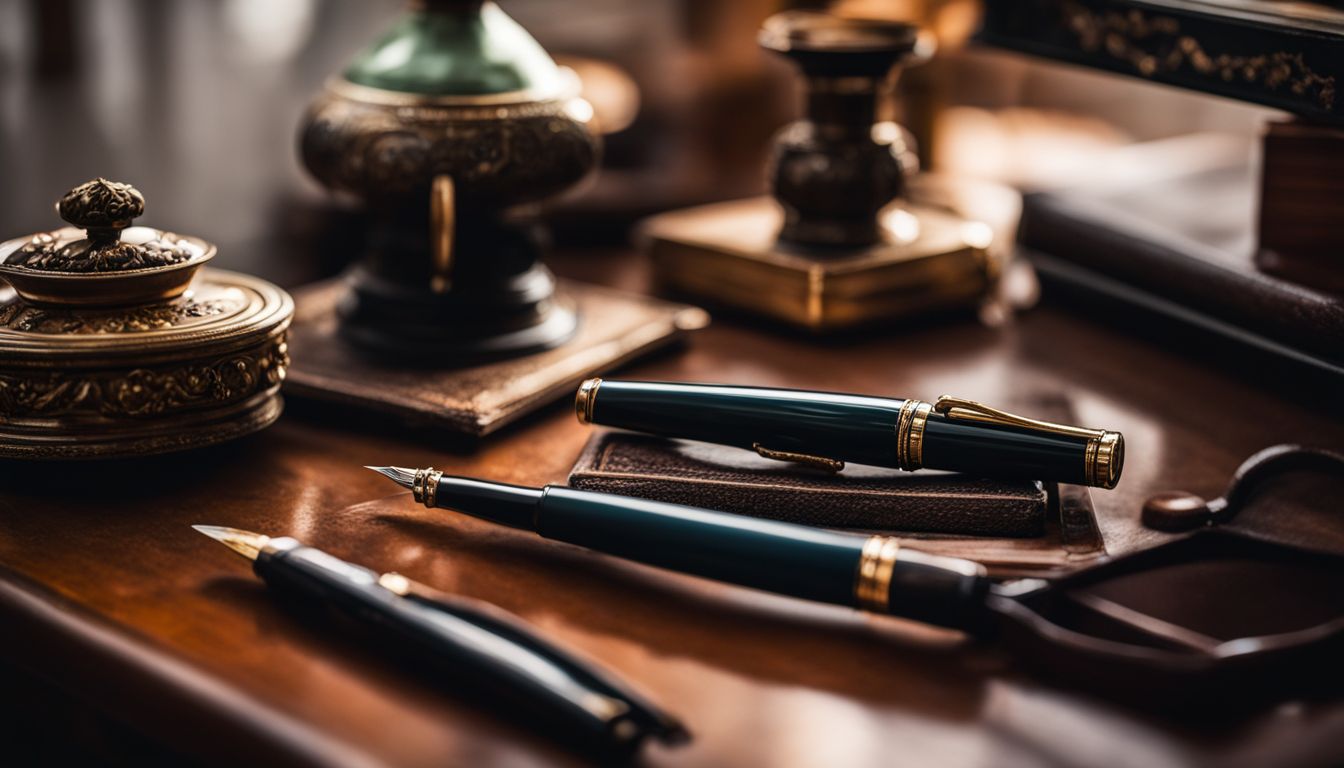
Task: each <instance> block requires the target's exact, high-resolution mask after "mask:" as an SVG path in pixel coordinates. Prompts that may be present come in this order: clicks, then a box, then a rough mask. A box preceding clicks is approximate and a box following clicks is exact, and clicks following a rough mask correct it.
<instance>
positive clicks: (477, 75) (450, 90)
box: [345, 0, 563, 96]
mask: <svg viewBox="0 0 1344 768" xmlns="http://www.w3.org/2000/svg"><path fill="white" fill-rule="evenodd" d="M345 79H347V80H349V81H350V82H352V83H356V84H358V85H364V86H369V87H371V88H381V89H383V90H388V91H399V92H404V93H417V94H425V95H432V96H480V95H488V94H497V93H508V92H512V91H528V92H531V93H534V94H552V93H555V92H556V91H559V90H560V89H561V88H562V84H563V79H562V76H561V74H560V69H559V67H557V66H556V64H555V61H554V60H553V59H551V57H550V56H549V55H548V54H547V53H546V51H545V50H543V49H542V47H541V45H540V44H538V43H537V41H536V40H535V39H533V37H532V36H531V35H529V34H528V33H527V31H526V30H524V29H523V28H522V27H521V26H519V25H518V23H517V22H516V21H514V20H513V19H511V18H509V16H508V15H507V14H505V13H504V11H502V10H500V8H499V6H497V5H495V4H494V3H491V2H485V3H481V2H442V1H439V2H435V1H434V0H422V2H420V3H418V4H416V5H415V6H414V7H413V9H412V10H411V12H409V13H407V14H406V15H405V16H403V17H402V18H400V19H399V20H398V21H397V22H396V24H394V25H393V27H392V29H390V30H389V31H388V32H387V34H385V35H383V37H381V38H380V39H378V40H377V41H376V42H374V43H373V45H371V46H369V47H368V48H366V49H365V50H363V51H362V52H360V54H359V55H358V56H356V57H355V60H354V61H353V62H352V63H351V64H350V66H349V68H348V69H346V70H345Z"/></svg>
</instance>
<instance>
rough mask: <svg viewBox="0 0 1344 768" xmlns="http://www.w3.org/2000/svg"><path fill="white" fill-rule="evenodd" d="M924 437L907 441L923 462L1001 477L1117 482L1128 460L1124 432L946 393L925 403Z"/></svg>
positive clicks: (912, 461) (913, 457) (914, 462)
mask: <svg viewBox="0 0 1344 768" xmlns="http://www.w3.org/2000/svg"><path fill="white" fill-rule="evenodd" d="M920 410H921V411H922V413H921V414H919V415H917V416H915V417H912V421H919V422H921V423H920V427H919V432H920V433H921V434H922V438H921V439H920V440H918V441H911V444H910V445H909V446H907V447H906V453H907V455H908V457H909V459H908V462H907V463H908V465H909V466H907V467H906V468H911V469H913V468H918V467H919V466H927V467H936V468H938V469H951V470H956V471H959V472H968V473H974V474H982V475H986V476H991V477H993V476H998V477H1036V478H1039V479H1043V480H1054V481H1058V482H1065V483H1077V484H1079V485H1090V486H1094V487H1097V488H1114V487H1115V485H1116V483H1118V482H1119V481H1120V473H1121V471H1122V470H1123V469H1124V463H1125V439H1124V436H1123V435H1121V434H1120V433H1119V432H1112V431H1108V430H1104V429H1089V428H1086V427H1075V426H1070V425H1067V424H1055V423H1052V422H1048V421H1041V420H1038V419H1031V418H1027V417H1025V416H1018V415H1016V414H1012V413H1008V412H1006V411H1002V410H999V409H997V408H991V407H990V406H987V405H984V404H982V403H977V402H975V401H973V400H966V399H963V398H958V397H950V396H948V395H943V396H942V397H940V398H938V400H937V401H936V402H934V403H933V404H932V406H929V405H923V406H922V408H921V409H920Z"/></svg>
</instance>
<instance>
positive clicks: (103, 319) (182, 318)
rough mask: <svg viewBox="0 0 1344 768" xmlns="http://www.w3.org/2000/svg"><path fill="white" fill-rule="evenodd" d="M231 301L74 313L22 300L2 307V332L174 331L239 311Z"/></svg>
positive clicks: (183, 301) (189, 301) (190, 301)
mask: <svg viewBox="0 0 1344 768" xmlns="http://www.w3.org/2000/svg"><path fill="white" fill-rule="evenodd" d="M238 306H239V304H238V302H237V301H235V300H231V299H207V300H204V301H197V300H195V299H190V298H184V299H178V300H176V301H172V302H169V303H166V304H149V305H145V306H139V307H132V308H130V309H119V310H112V311H107V312H95V311H82V312H75V311H71V310H68V309H61V308H56V307H38V306H33V305H31V304H28V303H27V302H24V301H22V300H18V301H13V302H11V303H9V304H4V305H0V328H7V329H10V330H14V331H30V332H33V333H51V334H58V333H79V334H83V333H132V332H136V331H150V330H154V329H158V328H174V327H177V326H180V325H184V324H186V323H188V322H190V321H192V320H199V319H201V318H206V317H214V316H216V315H223V314H228V313H230V312H233V311H235V310H236V309H238Z"/></svg>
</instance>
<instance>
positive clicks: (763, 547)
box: [369, 467, 989, 629]
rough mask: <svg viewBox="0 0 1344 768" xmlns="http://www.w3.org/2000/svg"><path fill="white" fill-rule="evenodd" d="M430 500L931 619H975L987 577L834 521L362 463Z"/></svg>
mask: <svg viewBox="0 0 1344 768" xmlns="http://www.w3.org/2000/svg"><path fill="white" fill-rule="evenodd" d="M369 469H372V470H374V471H376V472H381V473H382V474H384V475H386V476H387V477H389V478H391V479H392V480H394V481H396V482H397V483H398V484H399V485H401V486H402V487H403V488H408V489H410V490H411V492H412V493H413V494H414V497H415V500H416V501H418V502H420V503H422V504H424V505H425V506H426V507H430V508H443V509H453V510H457V511H458V512H463V513H466V514H468V515H471V516H473V517H478V518H480V519H482V520H488V521H490V522H492V523H499V524H500V525H507V526H509V527H510V528H519V529H522V530H525V531H533V532H535V533H538V534H541V535H542V536H544V537H546V538H548V539H555V540H557V541H565V542H569V543H570V544H578V545H579V546H583V547H588V548H589V549H593V550H597V551H598V552H605V553H607V554H610V555H616V556H618V557H623V558H626V559H628V560H634V561H637V562H641V563H647V564H649V565H656V566H659V567H662V568H667V569H669V570H674V571H680V572H682V573H690V574H694V575H696V576H703V577H706V578H710V579H717V580H719V581H726V582H730V583H733V584H740V585H742V586H746V587H754V588H756V589H762V590H766V591H768V592H777V593H780V594H784V595H789V596H792V597H800V598H804V599H807V600H817V601H820V602H825V603H836V604H839V605H849V606H854V607H857V608H863V609H865V610H870V611H875V612H879V613H889V614H892V615H896V616H903V617H906V618H910V619H916V620H918V621H923V622H927V623H930V624H939V625H942V626H946V627H955V628H958V629H974V628H975V626H974V625H975V624H976V622H977V620H978V619H979V618H980V617H981V616H983V610H982V609H983V607H984V598H985V593H986V590H987V589H988V588H989V580H988V578H986V576H985V569H984V567H983V566H981V565H980V564H978V563H974V562H971V561H969V560H961V559H957V558H952V557H942V556H939V555H930V554H927V553H924V552H919V551H916V550H912V549H908V548H905V547H902V546H901V545H900V544H899V542H898V541H897V540H896V539H894V538H891V537H888V536H865V535H860V534H853V533H841V532H838V531H828V530H823V529H820V528H810V527H808V526H803V525H793V524H791V523H781V522H777V521H774V520H761V519H759V518H754V517H745V516H743V515H733V514H728V513H726V512H715V511H711V510H708V509H697V508H695V507H686V506H682V505H680V504H667V503H664V502H658V501H648V500H646V499H635V498H630V497H627V496H617V495H615V494H609V493H597V492H594V491H580V490H576V489H573V488H566V487H564V486H557V485H548V486H546V487H544V488H525V487H522V486H517V485H508V484H505V483H494V482H489V481H486V480H475V479H472V478H468V477H454V476H451V475H445V474H443V473H442V472H438V471H435V470H434V469H433V468H429V469H419V470H415V469H403V468H401V467H369Z"/></svg>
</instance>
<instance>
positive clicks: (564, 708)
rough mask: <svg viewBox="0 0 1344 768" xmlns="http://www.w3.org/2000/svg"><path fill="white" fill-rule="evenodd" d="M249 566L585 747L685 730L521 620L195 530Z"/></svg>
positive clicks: (305, 556)
mask: <svg viewBox="0 0 1344 768" xmlns="http://www.w3.org/2000/svg"><path fill="white" fill-rule="evenodd" d="M192 527H193V528H195V529H196V530H197V531H199V532H200V533H203V534H205V535H206V536H209V537H210V538H212V539H214V540H215V541H218V542H219V543H221V544H223V545H224V546H226V547H228V548H229V549H231V550H233V551H234V552H237V553H238V554H240V555H242V556H243V557H246V558H248V559H249V560H251V561H253V562H252V569H253V571H255V572H256V574H257V576H259V577H260V578H261V579H262V580H263V581H265V582H266V584H267V586H269V587H271V588H273V589H275V590H276V591H278V592H281V593H284V594H285V595H286V596H288V597H290V598H292V599H295V600H296V601H298V602H300V603H304V604H315V605H317V606H321V607H326V608H331V609H334V611H335V612H336V613H337V614H340V615H341V616H343V617H344V618H347V619H349V620H352V621H353V622H355V623H356V624H357V625H359V627H360V628H362V629H364V630H365V631H366V634H368V635H369V639H371V640H373V641H374V642H376V643H378V647H379V648H380V649H382V650H385V651H386V652H387V653H388V654H390V655H392V656H394V657H396V658H398V659H400V660H405V661H407V662H409V663H412V664H414V665H416V667H417V668H419V669H421V670H423V671H425V672H427V673H433V674H442V675H445V676H451V677H450V678H449V679H451V680H452V681H453V682H454V683H458V684H465V685H467V686H474V687H475V689H477V690H479V691H481V692H484V693H486V694H488V695H489V696H490V697H492V699H493V700H494V702H495V703H497V704H502V705H504V707H506V709H505V710H504V711H506V712H508V713H509V714H511V715H514V719H517V720H520V721H523V722H525V723H528V722H530V718H525V717H523V716H522V715H524V714H526V715H532V716H535V717H536V718H538V719H540V720H542V721H543V722H542V724H543V725H545V726H547V727H549V728H551V729H552V730H553V731H555V732H556V733H558V734H560V735H561V738H562V739H564V740H567V741H571V742H574V743H576V745H578V746H582V747H584V748H596V749H598V750H603V751H611V752H615V753H618V754H623V753H628V752H629V751H631V750H634V749H635V748H637V747H638V746H639V744H640V743H641V742H642V741H643V740H644V739H645V738H647V737H653V738H656V739H658V740H660V741H663V742H666V743H678V742H681V741H684V740H686V739H687V738H688V736H687V733H686V731H685V729H683V728H682V726H681V725H680V724H679V723H678V722H677V721H676V720H674V719H673V718H672V717H670V716H669V715H667V714H665V713H663V712H661V711H659V710H658V709H657V708H656V707H654V706H653V705H652V704H650V703H649V702H647V701H645V700H644V699H643V698H642V697H641V696H639V695H638V694H636V693H634V692H633V691H630V690H628V689H627V688H626V687H625V686H624V685H622V684H621V683H620V682H618V681H616V680H614V679H612V678H611V677H610V676H609V675H608V674H607V673H606V672H604V671H602V670H600V669H599V668H597V667H596V666H594V665H592V664H591V663H590V662H586V661H581V660H580V659H578V658H577V657H575V656H573V655H571V654H569V653H568V652H566V651H564V650H562V649H560V648H558V647H556V646H555V645H553V644H551V643H550V642H548V641H546V640H545V639H543V638H541V637H539V636H538V635H536V634H535V633H534V632H533V630H532V629H531V628H530V627H529V626H528V625H527V624H526V623H524V622H523V621H522V620H521V619H519V618H517V617H515V616H513V615H512V614H510V613H507V612H505V611H503V610H501V609H499V608H496V607H494V606H492V605H489V604H488V603H483V602H480V601H477V600H470V599H467V598H462V597H457V596H453V595H446V594H443V593H441V592H438V591H435V590H433V589H430V588H429V587H426V586H424V585H422V584H417V583H416V582H413V581H411V580H410V579H407V578H406V577H405V576H402V575H400V574H396V573H384V574H378V573H374V572H373V571H371V570H369V569H367V568H362V567H360V566H358V565H354V564H351V563H347V562H345V561H344V560H339V559H337V558H335V557H332V556H331V555H329V554H327V553H325V552H323V551H321V550H318V549H314V548H313V547H307V546H304V545H302V544H300V543H299V542H297V541H295V540H294V539H291V538H288V537H283V538H271V537H269V536H264V535H262V534H259V533H252V532H250V531H242V530H238V529H236V528H225V527H221V526H214V525H194V526H192Z"/></svg>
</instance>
